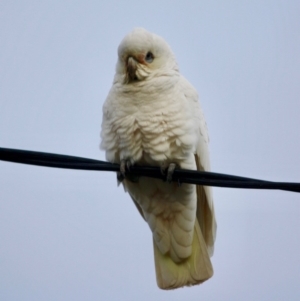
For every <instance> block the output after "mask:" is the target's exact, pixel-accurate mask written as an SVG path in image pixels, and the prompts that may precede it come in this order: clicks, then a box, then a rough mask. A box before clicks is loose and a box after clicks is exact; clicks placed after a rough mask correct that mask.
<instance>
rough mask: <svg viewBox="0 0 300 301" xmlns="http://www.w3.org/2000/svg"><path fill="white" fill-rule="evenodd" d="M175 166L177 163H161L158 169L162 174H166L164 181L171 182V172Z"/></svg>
mask: <svg viewBox="0 0 300 301" xmlns="http://www.w3.org/2000/svg"><path fill="white" fill-rule="evenodd" d="M176 167H177V165H176V164H175V163H170V164H166V163H162V165H161V166H160V171H161V173H162V175H166V181H167V182H168V183H171V182H172V181H173V173H174V170H175V169H176Z"/></svg>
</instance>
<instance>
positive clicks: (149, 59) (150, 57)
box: [145, 51, 154, 63]
mask: <svg viewBox="0 0 300 301" xmlns="http://www.w3.org/2000/svg"><path fill="white" fill-rule="evenodd" d="M153 60H154V55H153V53H152V52H151V51H149V52H148V53H147V54H146V56H145V61H146V62H147V63H152V62H153Z"/></svg>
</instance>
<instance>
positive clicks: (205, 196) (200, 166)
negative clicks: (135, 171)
mask: <svg viewBox="0 0 300 301" xmlns="http://www.w3.org/2000/svg"><path fill="white" fill-rule="evenodd" d="M182 84H183V86H184V87H183V89H184V91H185V97H186V99H187V101H188V103H189V107H190V109H191V110H192V114H193V117H194V120H195V123H196V131H197V137H198V141H197V145H196V152H195V161H196V165H197V170H200V171H210V160H209V150H208V142H209V138H208V131H207V126H206V122H205V119H204V115H203V112H202V110H201V107H200V104H199V100H198V94H197V91H196V90H195V89H194V87H193V86H192V85H191V84H190V83H189V82H188V81H187V80H185V79H184V78H183V79H182ZM196 217H197V219H198V222H199V225H200V228H201V231H202V234H203V237H204V240H205V242H206V245H207V248H208V253H209V255H210V256H212V255H213V251H214V242H215V238H216V228H217V226H216V220H215V213H214V205H213V196H212V189H211V187H209V186H200V185H197V213H196Z"/></svg>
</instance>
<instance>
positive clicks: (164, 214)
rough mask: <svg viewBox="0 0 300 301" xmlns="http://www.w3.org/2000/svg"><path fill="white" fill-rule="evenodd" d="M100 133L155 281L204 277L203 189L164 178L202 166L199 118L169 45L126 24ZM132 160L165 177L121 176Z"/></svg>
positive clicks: (205, 157)
mask: <svg viewBox="0 0 300 301" xmlns="http://www.w3.org/2000/svg"><path fill="white" fill-rule="evenodd" d="M101 138H102V142H101V148H102V149H104V150H105V152H106V159H107V160H108V161H110V162H113V163H119V164H120V172H119V173H118V180H119V181H120V182H122V184H123V185H124V188H125V190H126V191H128V192H129V194H130V196H131V198H132V200H133V202H134V203H135V205H136V207H137V209H138V210H139V212H140V214H141V215H142V217H143V218H144V219H145V221H146V222H147V223H148V225H149V227H150V229H151V231H152V234H153V245H154V257H155V268H156V279H157V284H158V286H159V287H160V288H162V289H174V288H178V287H182V286H190V285H195V284H199V283H202V282H204V281H205V280H207V279H209V278H210V277H211V276H212V275H213V268H212V264H211V261H210V257H211V256H212V254H213V250H214V241H215V235H216V221H215V214H214V207H213V199H212V191H211V188H210V187H207V186H195V185H192V184H181V185H178V183H176V182H172V173H173V171H174V169H175V168H185V169H193V170H202V171H203V170H204V171H209V170H210V163H209V152H208V140H209V139H208V133H207V128H206V123H205V120H204V117H203V113H202V110H201V108H200V105H199V102H198V95H197V92H196V90H195V89H194V87H193V86H192V85H191V84H190V83H189V82H188V81H187V80H186V79H185V78H184V77H183V76H182V75H181V74H180V73H179V69H178V65H177V63H176V60H175V56H174V54H173V52H172V50H171V48H170V47H169V45H168V44H167V43H166V42H165V41H164V40H163V39H162V38H161V37H159V36H157V35H155V34H152V33H150V32H148V31H146V30H145V29H142V28H136V29H134V30H133V31H132V32H130V33H129V34H128V35H126V36H125V38H124V39H123V40H122V42H121V44H120V45H119V48H118V61H117V66H116V74H115V77H114V81H113V86H112V88H111V90H110V92H109V94H108V96H107V99H106V101H105V103H104V106H103V121H102V131H101ZM134 164H138V165H153V166H160V168H161V171H162V173H165V174H166V181H165V182H163V181H162V180H159V179H152V178H146V177H140V178H136V177H135V178H133V177H128V176H126V170H127V169H130V166H132V165H134Z"/></svg>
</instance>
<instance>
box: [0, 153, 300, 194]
mask: <svg viewBox="0 0 300 301" xmlns="http://www.w3.org/2000/svg"><path fill="white" fill-rule="evenodd" d="M0 160H2V161H9V162H15V163H23V164H30V165H37V166H47V167H56V168H67V169H80V170H95V171H113V172H118V171H120V165H119V164H113V163H109V162H105V161H99V160H94V159H87V158H81V157H75V156H67V155H60V154H51V153H44V152H34V151H27V150H19V149H11V148H0ZM127 174H128V176H144V177H150V178H157V179H162V180H165V178H166V177H165V176H164V175H162V173H161V171H160V168H159V167H153V166H139V165H135V166H132V167H131V168H130V170H129V171H126V175H127ZM172 180H173V181H174V182H178V183H190V184H196V185H206V186H216V187H227V188H248V189H278V190H286V191H293V192H300V183H286V182H270V181H262V180H257V179H251V178H245V177H239V176H232V175H226V174H220V173H214V172H204V171H195V170H187V169H175V171H174V173H173V177H172Z"/></svg>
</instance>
